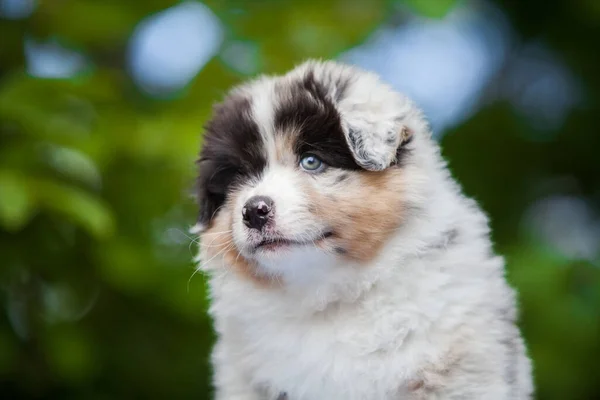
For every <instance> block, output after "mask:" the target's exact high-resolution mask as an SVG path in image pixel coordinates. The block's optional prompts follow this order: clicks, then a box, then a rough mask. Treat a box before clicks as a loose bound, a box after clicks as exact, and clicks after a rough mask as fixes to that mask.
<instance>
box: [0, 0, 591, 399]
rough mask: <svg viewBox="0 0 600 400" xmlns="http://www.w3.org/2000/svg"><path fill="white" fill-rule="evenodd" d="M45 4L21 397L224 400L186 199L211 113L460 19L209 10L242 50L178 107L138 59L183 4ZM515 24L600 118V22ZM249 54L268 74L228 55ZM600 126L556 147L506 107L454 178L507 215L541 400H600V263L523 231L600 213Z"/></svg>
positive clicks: (428, 6)
mask: <svg viewBox="0 0 600 400" xmlns="http://www.w3.org/2000/svg"><path fill="white" fill-rule="evenodd" d="M38 3H39V4H38V6H37V8H36V10H35V12H34V13H33V14H32V15H31V16H30V17H28V18H26V19H25V20H20V21H11V20H4V19H0V37H1V39H0V41H1V42H2V45H1V46H0V304H1V305H2V308H1V310H2V312H1V313H0V385H1V387H0V390H1V391H2V394H3V398H4V397H6V398H53V399H54V398H67V399H68V398H86V399H88V398H89V399H101V398H110V399H115V398H210V388H209V386H210V385H209V378H210V371H209V367H208V354H209V353H208V352H209V349H210V346H211V343H212V341H213V334H212V330H211V327H210V321H209V319H208V317H207V316H206V307H207V301H206V298H207V294H206V288H205V285H204V281H203V278H202V277H201V276H200V275H199V274H196V275H194V274H193V272H194V269H193V265H192V261H191V260H192V257H193V255H194V252H195V243H194V242H193V239H192V238H191V237H190V236H189V235H188V233H187V230H188V227H189V226H191V225H192V224H193V223H194V218H195V207H194V205H193V203H192V201H191V200H190V199H189V198H188V196H187V194H188V193H189V190H190V189H191V187H192V184H193V179H194V174H195V170H194V169H195V166H194V160H195V157H196V154H197V151H198V148H199V146H200V144H201V127H202V125H203V123H204V122H205V121H206V119H207V117H208V115H209V114H210V112H211V104H212V103H213V102H214V101H216V100H219V99H220V98H221V97H222V95H223V94H224V92H225V91H226V90H227V88H229V87H230V86H231V85H233V84H235V83H237V82H239V81H240V80H241V79H244V78H246V77H247V74H251V73H255V72H261V71H265V72H269V73H276V72H282V71H284V70H286V69H288V68H290V67H291V66H293V65H294V64H296V63H298V62H300V61H301V60H303V59H305V58H307V57H322V58H331V57H335V56H336V55H338V54H340V53H341V52H343V51H345V50H347V49H349V48H350V47H352V46H355V45H357V44H360V43H361V42H363V41H364V40H366V39H367V37H368V36H369V34H371V33H372V32H373V31H374V30H375V29H376V28H377V27H378V26H380V25H382V24H384V23H386V22H387V21H390V18H391V16H392V12H393V11H394V10H397V9H398V8H399V6H400V8H402V7H408V8H409V9H412V10H415V11H417V12H419V13H420V14H422V15H424V16H426V17H429V18H439V17H442V16H444V15H445V14H446V13H447V12H448V11H449V10H450V9H451V8H452V6H453V5H455V1H454V0H443V1H433V0H427V1H425V0H422V1H421V0H407V1H396V0H393V1H385V0H371V1H369V0H352V1H345V0H331V1H317V0H306V1H304V0H303V1H276V0H261V1H251V2H250V1H241V0H211V1H207V2H206V5H207V6H208V7H209V8H210V9H211V10H212V11H213V12H214V13H215V14H216V15H217V17H218V18H219V19H220V21H221V22H222V24H223V27H224V33H225V39H224V43H223V46H222V49H223V51H222V52H221V53H219V54H218V55H217V56H216V57H214V58H213V59H212V60H211V61H210V62H209V63H208V64H207V65H205V66H204V67H203V69H202V71H201V72H200V73H199V74H198V76H197V77H195V79H194V80H193V81H192V82H191V83H190V84H189V85H188V87H186V88H185V89H184V90H183V91H181V92H180V93H176V94H175V95H172V96H170V97H169V98H166V99H151V98H147V97H145V96H144V95H143V94H142V93H141V92H140V91H139V90H138V89H136V88H135V86H134V85H133V83H132V82H131V79H130V77H129V76H128V73H127V67H126V61H125V60H126V51H127V46H128V40H129V38H130V35H131V34H132V32H133V31H134V29H135V27H136V26H137V24H138V23H139V22H140V21H142V20H143V18H146V17H148V16H150V15H152V14H153V13H156V12H158V11H160V10H163V9H165V8H167V7H169V6H171V5H173V4H176V3H178V2H176V1H169V0H150V1H143V2H142V1H137V2H123V1H117V0H108V1H101V2H98V1H94V0H77V1H75V0H63V1H40V2H38ZM525 3H527V4H525ZM538 3H539V4H538ZM503 7H505V11H506V12H507V14H508V16H509V18H510V19H511V22H512V23H513V24H514V25H515V27H516V28H517V29H518V31H519V32H520V33H521V34H522V35H524V36H526V37H527V36H533V37H540V38H542V39H544V40H546V41H547V42H548V43H549V44H550V45H552V46H553V47H554V48H555V49H556V51H558V52H560V54H561V55H563V56H564V58H565V60H566V62H567V63H568V65H569V67H570V68H572V69H573V70H574V71H577V72H578V73H579V74H580V76H579V78H580V79H581V80H582V82H583V83H584V84H585V88H586V94H587V96H588V99H589V103H588V104H591V105H592V106H593V105H597V101H598V98H599V96H598V94H599V93H600V82H599V79H598V75H597V68H598V63H597V59H595V58H594V57H595V56H594V54H596V52H595V46H596V41H595V40H596V39H594V35H593V34H592V33H589V34H583V33H582V32H585V31H586V29H587V31H589V32H597V30H598V29H597V25H598V24H597V23H598V21H599V18H600V14H599V13H598V12H597V10H598V7H597V5H596V3H595V2H593V1H587V2H576V3H568V4H567V3H566V2H559V1H550V2H542V1H541V0H535V1H532V2H522V3H521V2H515V3H514V4H510V5H506V4H504V5H503ZM545 21H550V22H552V21H554V22H552V23H550V22H545ZM556 21H558V22H560V23H556ZM565 26H580V27H582V29H578V30H574V29H565V28H564V27H565ZM584 28H585V29H584ZM25 38H31V39H34V40H41V41H43V40H48V39H55V40H56V41H57V42H58V43H61V44H62V45H64V46H66V47H67V48H71V49H76V50H77V51H80V52H81V53H82V54H83V55H85V56H86V58H87V64H86V65H85V68H84V69H83V70H82V71H80V72H79V73H78V74H76V76H74V77H72V78H69V79H40V78H34V77H32V76H29V75H28V74H27V73H26V68H25V62H24V60H25V56H24V46H23V42H24V40H25ZM240 43H241V44H244V45H245V46H248V47H249V48H250V49H252V53H251V57H253V61H255V64H256V65H255V66H254V67H253V68H254V69H255V70H252V71H251V70H246V71H240V70H239V69H238V68H236V66H235V65H232V64H231V62H230V59H228V58H227V57H226V56H225V50H226V49H228V48H230V46H233V45H236V44H240ZM409 61H410V60H407V62H409ZM596 119H597V118H596V115H595V114H594V112H593V107H588V109H586V110H580V111H578V113H576V114H574V115H572V116H571V117H570V118H569V119H568V121H567V123H566V125H565V126H564V127H562V128H561V131H560V133H559V135H558V136H557V138H556V139H555V140H551V141H547V142H542V143H540V142H534V141H532V140H530V139H528V138H530V137H532V135H534V134H535V133H536V132H535V130H534V129H533V128H532V127H531V126H529V125H527V124H526V123H525V122H524V121H522V120H521V119H520V118H519V117H518V116H516V115H515V113H514V112H513V111H512V110H511V109H509V108H508V107H507V106H506V105H505V104H495V105H492V106H489V107H487V108H485V109H484V110H482V111H480V112H479V113H477V114H476V115H475V116H474V117H473V118H471V119H470V120H469V121H467V122H466V123H465V124H463V125H462V126H460V127H457V128H456V129H455V130H454V131H453V132H451V133H450V134H449V135H448V136H447V137H445V138H444V140H443V143H442V145H443V148H444V152H445V155H446V156H447V158H448V159H449V160H450V166H451V168H452V171H453V173H454V174H455V175H456V176H457V177H458V179H459V180H460V181H461V182H462V183H463V184H464V187H465V190H466V191H467V193H468V194H470V195H472V196H474V197H475V198H477V199H478V200H479V201H480V202H481V204H482V205H483V207H484V208H485V209H486V210H487V211H488V212H489V214H490V217H491V220H492V225H493V229H494V239H495V241H496V242H497V247H498V249H499V250H500V251H501V252H502V253H503V254H505V255H506V258H507V261H508V265H509V270H508V275H509V278H510V280H511V282H513V283H514V284H515V285H516V286H517V287H518V288H519V289H520V292H521V303H522V321H523V323H522V325H523V330H524V332H525V335H526V338H527V340H528V343H529V347H530V351H531V354H532V356H533V358H534V361H535V365H536V379H537V383H538V386H539V388H540V389H539V393H540V394H539V398H540V399H547V400H559V399H560V400H562V399H575V400H577V399H589V398H595V397H598V396H600V384H599V383H598V382H600V379H599V378H600V376H599V375H598V372H597V370H598V369H597V368H596V367H595V363H596V359H597V358H598V357H599V356H600V341H599V340H598V338H599V337H600V322H599V321H600V318H599V315H600V272H599V271H600V270H599V269H598V264H600V262H598V261H600V260H596V262H595V264H593V262H592V261H589V260H588V261H584V260H573V259H567V258H565V257H564V256H562V255H561V254H560V253H559V252H558V251H557V249H553V248H549V246H548V244H547V243H544V242H543V241H541V240H540V238H537V237H535V235H533V234H531V233H530V232H528V231H527V229H524V227H523V226H524V225H523V224H524V222H523V215H524V212H525V210H526V209H527V207H528V206H529V205H530V204H532V203H533V202H534V201H535V200H536V199H539V198H541V197H543V196H545V195H548V194H553V193H557V192H561V191H563V192H564V191H566V192H568V193H571V194H575V195H581V196H585V197H586V198H588V199H590V201H591V203H592V204H593V206H594V207H595V209H596V210H600V197H599V196H600V191H599V189H598V188H600V180H599V179H600V178H599V177H600V163H598V162H597V149H598V148H600V142H599V141H600V136H598V135H596V134H595V131H596V129H597V128H596V125H597V123H596ZM555 176H570V177H575V179H576V180H577V182H578V186H577V189H576V190H573V191H571V192H569V190H570V189H569V190H563V189H560V188H559V189H557V188H555V187H551V188H550V189H548V190H546V191H544V190H541V191H537V192H536V191H532V189H531V188H532V187H538V186H539V185H538V184H539V183H540V182H543V181H544V180H546V179H549V178H551V177H555Z"/></svg>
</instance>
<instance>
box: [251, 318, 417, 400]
mask: <svg viewBox="0 0 600 400" xmlns="http://www.w3.org/2000/svg"><path fill="white" fill-rule="evenodd" d="M408 319H409V318H408V317H406V316H398V315H394V314H388V315H387V316H386V315H377V314H375V315H368V314H367V313H364V312H360V311H359V312H356V313H354V314H353V313H351V312H339V313H333V315H322V316H318V317H315V318H307V319H299V320H285V319H282V320H274V319H270V320H262V321H260V318H259V321H257V320H254V321H250V320H247V321H245V322H244V323H243V325H244V326H243V327H242V329H241V332H243V334H242V336H241V337H240V338H241V340H242V343H241V345H242V346H241V348H242V349H243V350H242V352H241V354H242V355H243V356H242V357H241V360H240V361H242V362H243V363H244V368H245V369H246V371H248V373H249V374H250V375H251V377H252V381H253V382H254V383H255V384H256V385H257V387H259V388H263V389H266V390H267V392H268V393H270V395H271V396H275V397H273V398H276V394H277V393H279V392H286V393H287V394H288V397H287V398H288V399H289V400H312V399H315V400H317V399H323V398H327V399H331V400H335V399H346V400H351V399H355V398H356V399H364V398H374V397H372V396H373V394H374V393H378V394H379V396H378V397H377V398H380V399H386V398H388V396H390V395H391V394H392V393H394V392H396V391H397V390H398V389H399V388H400V387H401V386H402V385H403V382H405V381H407V380H408V379H407V377H410V376H414V375H415V374H416V373H417V370H418V366H417V365H416V364H415V363H414V357H413V356H414V354H413V353H414V350H415V349H414V346H413V348H410V346H408V343H406V341H407V337H408V336H409V335H408V333H409V326H410V325H411V323H410V321H409V320H408Z"/></svg>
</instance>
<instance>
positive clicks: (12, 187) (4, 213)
mask: <svg viewBox="0 0 600 400" xmlns="http://www.w3.org/2000/svg"><path fill="white" fill-rule="evenodd" d="M32 212H33V201H32V198H31V193H30V192H29V188H28V186H27V181H26V179H25V177H23V176H22V175H21V174H18V173H14V172H12V171H7V170H0V225H2V226H3V227H4V228H6V229H7V230H9V231H17V230H19V229H20V228H22V227H23V226H24V225H25V224H26V223H27V221H28V220H29V218H30V217H31V214H32Z"/></svg>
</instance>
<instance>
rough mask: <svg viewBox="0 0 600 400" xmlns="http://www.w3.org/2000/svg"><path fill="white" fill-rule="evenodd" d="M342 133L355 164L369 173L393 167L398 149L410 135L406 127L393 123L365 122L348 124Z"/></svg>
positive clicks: (410, 132)
mask: <svg viewBox="0 0 600 400" xmlns="http://www.w3.org/2000/svg"><path fill="white" fill-rule="evenodd" d="M344 133H345V135H346V140H347V142H348V146H349V147H350V150H351V151H352V154H353V155H354V159H355V160H356V163H357V164H358V165H360V166H361V167H363V168H364V169H366V170H369V171H382V170H384V169H386V168H388V167H389V166H391V165H394V164H395V163H396V162H397V161H398V160H397V159H396V158H397V155H398V153H399V149H400V148H401V147H402V145H404V144H405V143H407V142H408V141H409V140H410V136H411V135H412V131H410V130H409V129H408V128H407V127H406V126H403V125H401V124H396V123H394V122H393V121H390V122H388V123H382V122H381V121H378V122H377V123H372V124H369V123H367V120H364V121H354V123H353V124H352V123H349V124H348V125H347V127H346V128H345V129H344Z"/></svg>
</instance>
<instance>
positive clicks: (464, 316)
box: [200, 63, 533, 400]
mask: <svg viewBox="0 0 600 400" xmlns="http://www.w3.org/2000/svg"><path fill="white" fill-rule="evenodd" d="M307 68H316V71H317V72H318V73H326V72H327V73H329V74H334V75H335V74H342V75H343V74H346V75H351V76H352V77H353V80H352V82H353V83H352V84H351V85H350V86H349V87H348V88H347V92H346V96H347V97H346V98H344V99H343V100H341V101H340V102H339V104H338V107H339V109H340V112H341V113H342V115H343V123H344V124H346V125H347V126H350V125H352V126H353V127H354V128H356V129H359V130H361V131H364V132H365V133H364V135H366V136H365V137H364V140H363V141H362V142H361V143H362V144H361V146H362V147H361V148H360V149H353V151H355V153H354V154H355V156H356V157H357V160H362V158H365V157H366V159H365V160H363V161H365V163H366V164H369V163H370V164H369V165H376V166H377V168H378V169H383V168H385V167H387V166H389V164H390V163H391V162H392V161H393V157H394V155H395V151H390V146H392V147H393V146H397V145H398V142H395V143H391V144H390V143H387V142H386V140H385V138H386V135H387V132H388V131H389V130H390V129H398V128H400V127H401V126H407V127H409V128H410V129H411V130H412V132H413V135H414V139H413V141H412V142H411V143H410V146H411V149H412V151H411V154H410V159H409V161H408V162H407V165H405V166H403V167H402V168H403V173H404V176H405V178H406V185H407V187H406V191H405V196H406V203H407V204H410V205H412V206H413V209H412V211H411V214H410V215H409V216H408V217H407V218H406V221H405V222H404V223H403V224H402V225H401V226H400V227H399V229H398V230H397V232H395V233H394V234H393V235H392V237H391V238H390V240H389V242H388V243H387V244H386V246H385V248H384V249H383V250H382V251H381V252H380V254H379V256H378V257H377V258H376V259H375V260H373V261H372V262H371V263H370V264H369V265H358V264H351V263H343V262H341V261H339V260H338V259H337V258H335V257H332V256H327V255H325V254H323V253H319V250H318V249H314V248H310V247H308V248H302V250H297V251H294V252H291V253H287V254H286V255H285V257H280V258H275V259H272V258H271V259H269V258H262V259H260V260H259V261H260V264H261V266H262V267H263V268H265V271H267V272H278V273H281V274H282V276H283V277H284V278H285V282H284V283H283V285H282V286H280V287H273V288H264V287H260V286H259V285H256V284H255V283H254V282H252V281H250V280H248V279H247V278H245V277H242V276H241V275H238V274H236V273H235V272H232V271H231V270H230V269H228V268H223V266H222V260H220V259H214V260H212V261H210V262H208V263H205V264H204V265H203V269H205V270H207V271H209V273H210V287H211V300H212V303H211V308H210V313H211V315H212V316H213V317H214V321H215V329H216V331H217V333H218V342H217V344H216V347H215V349H214V353H213V358H212V359H213V364H214V367H215V378H214V383H215V387H216V390H217V392H216V393H217V394H216V398H217V400H234V399H236V400H259V399H268V400H275V399H276V398H277V397H278V396H279V395H280V394H281V393H283V392H285V393H287V399H289V400H388V399H389V400H392V399H489V400H496V399H498V400H500V399H519V400H520V399H529V398H531V396H532V391H533V389H532V382H531V366H530V363H529V360H528V359H527V356H526V352H525V348H524V346H523V342H522V339H521V338H520V335H519V332H518V330H517V328H516V327H515V326H514V324H513V323H512V319H513V318H514V314H515V295H514V292H513V290H512V289H511V288H510V287H509V286H508V285H507V284H506V282H505V279H504V262H503V259H502V258H501V257H498V256H495V255H493V250H492V246H491V243H490V240H489V232H488V231H489V228H488V222H487V219H486V217H485V215H484V214H483V213H482V212H481V211H480V209H479V208H478V206H477V205H476V203H475V202H474V201H472V200H470V199H468V198H466V197H464V196H463V195H462V194H461V192H460V188H459V187H458V185H457V184H456V183H455V182H454V181H453V179H452V178H451V177H450V175H449V173H448V171H447V169H446V166H445V163H444V162H443V160H442V159H441V156H440V153H439V149H438V147H437V144H436V143H435V142H434V141H433V140H432V139H431V137H430V136H431V135H430V133H429V131H428V128H427V125H426V123H425V121H424V120H423V118H422V117H421V113H420V111H419V110H418V109H417V108H416V107H414V106H413V105H412V103H411V102H410V101H409V100H408V99H406V98H404V97H403V96H401V95H399V94H397V93H394V92H392V91H391V90H390V89H389V88H388V87H387V86H385V85H383V84H381V83H380V82H379V81H378V80H377V79H376V77H374V76H373V75H371V74H368V73H364V72H360V71H357V70H355V69H350V68H348V67H344V66H339V65H337V64H333V63H321V64H315V63H310V64H305V65H303V66H301V67H299V68H297V69H296V70H294V71H292V73H290V75H288V78H290V77H292V78H293V77H294V76H296V74H301V73H302V71H305V70H306V69H307ZM263 82H266V81H263ZM266 85H267V86H268V87H270V86H269V85H270V84H266ZM264 88H265V86H264V85H255V86H252V87H251V89H248V90H249V91H250V92H251V93H252V96H259V97H258V98H260V99H261V100H260V101H259V102H258V104H257V105H255V108H254V113H255V118H256V120H258V121H260V124H261V126H262V127H267V128H265V129H272V128H268V127H270V126H271V124H272V122H270V121H269V118H270V117H269V115H271V116H272V114H269V111H268V110H269V105H268V102H269V100H268V99H271V100H270V101H275V100H274V97H273V96H271V95H270V94H268V93H267V94H264V93H262V92H261V91H262V90H263V89H264ZM261 93H262V94H261ZM273 106H274V105H273V104H271V107H273ZM265 132H267V131H265ZM265 135H266V136H268V135H269V134H268V133H265ZM369 135H371V136H369ZM394 150H395V147H394ZM367 159H368V160H367ZM474 167H476V166H474ZM257 193H259V194H262V195H264V194H265V193H267V194H269V195H271V196H273V197H275V200H276V202H277V204H278V207H281V206H279V205H280V204H285V206H284V207H285V211H284V212H283V213H282V215H281V218H282V220H281V221H280V224H279V225H280V226H282V227H284V228H282V229H290V231H289V232H288V233H290V234H293V235H301V234H302V233H303V232H307V231H311V230H315V229H318V228H319V226H317V225H318V221H317V222H315V221H303V220H302V218H301V216H302V204H303V202H302V195H301V193H299V191H298V189H297V188H296V187H295V183H294V174H293V173H291V172H289V171H287V170H285V168H283V167H279V166H277V165H276V164H275V163H273V164H271V165H270V166H269V168H268V170H267V171H266V172H265V174H264V176H263V177H262V178H261V179H260V180H259V181H258V182H254V183H253V184H252V185H249V186H248V187H247V188H246V189H244V191H243V192H242V195H241V196H240V200H239V204H237V205H236V207H238V208H241V206H242V204H243V201H244V199H246V198H248V197H249V196H251V195H254V194H257ZM299 215H300V217H299ZM295 224H296V225H295ZM233 229H234V240H235V241H236V243H237V245H238V247H239V248H240V249H241V250H242V253H243V249H244V237H243V235H242V233H243V231H242V229H243V228H242V226H241V225H240V222H239V221H238V222H234V227H233ZM454 230H456V231H457V232H458V234H457V235H456V237H455V238H452V240H453V242H452V243H449V241H450V240H451V239H450V238H449V236H448V235H447V233H448V232H452V231H454ZM236 232H237V233H236ZM200 259H203V257H202V254H200ZM507 375H511V377H510V379H507ZM422 380H424V381H425V382H426V386H425V387H422V388H419V385H418V384H416V383H418V382H420V381H422ZM415 385H416V386H415Z"/></svg>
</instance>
